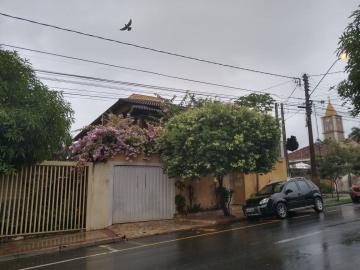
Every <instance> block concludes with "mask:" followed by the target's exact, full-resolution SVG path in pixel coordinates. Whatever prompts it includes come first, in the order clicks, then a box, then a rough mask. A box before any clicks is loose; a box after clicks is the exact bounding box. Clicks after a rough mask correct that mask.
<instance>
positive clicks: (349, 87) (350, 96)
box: [338, 6, 360, 116]
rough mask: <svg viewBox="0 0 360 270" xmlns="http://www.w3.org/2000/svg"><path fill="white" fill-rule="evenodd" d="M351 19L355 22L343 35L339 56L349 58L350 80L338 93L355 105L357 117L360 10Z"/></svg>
mask: <svg viewBox="0 0 360 270" xmlns="http://www.w3.org/2000/svg"><path fill="white" fill-rule="evenodd" d="M359 7H360V6H359ZM350 18H351V19H353V21H352V22H351V23H350V24H349V25H348V26H347V28H346V29H345V31H344V33H343V34H342V35H341V37H340V41H339V48H338V56H340V55H341V54H342V53H346V54H347V56H348V62H347V65H346V67H345V70H346V72H348V78H347V79H346V80H343V81H342V82H341V83H340V84H339V85H338V93H339V95H340V96H341V97H342V98H344V100H345V101H350V102H351V103H352V104H353V106H354V109H353V110H352V114H353V115H354V116H356V115H359V114H360V91H359V89H360V9H358V10H356V11H354V13H353V14H352V15H351V16H350Z"/></svg>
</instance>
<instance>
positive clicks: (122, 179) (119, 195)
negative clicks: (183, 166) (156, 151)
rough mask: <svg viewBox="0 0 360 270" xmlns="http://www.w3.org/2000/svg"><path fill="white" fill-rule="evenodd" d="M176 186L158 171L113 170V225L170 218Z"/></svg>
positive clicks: (142, 169) (137, 168)
mask: <svg viewBox="0 0 360 270" xmlns="http://www.w3.org/2000/svg"><path fill="white" fill-rule="evenodd" d="M174 213H175V185H174V180H172V179H169V178H168V177H167V176H166V175H165V174H164V173H163V170H162V168H160V167H151V166H116V167H115V168H114V194H113V224H115V223H124V222H133V221H146V220H159V219H170V218H173V216H174Z"/></svg>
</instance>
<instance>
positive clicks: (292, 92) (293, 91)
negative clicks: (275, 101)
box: [286, 85, 298, 101]
mask: <svg viewBox="0 0 360 270" xmlns="http://www.w3.org/2000/svg"><path fill="white" fill-rule="evenodd" d="M296 88H298V86H297V85H296V86H295V87H294V90H292V91H291V93H290V95H289V96H288V97H287V98H286V101H288V100H289V99H290V98H291V96H292V95H293V94H294V93H295V90H296Z"/></svg>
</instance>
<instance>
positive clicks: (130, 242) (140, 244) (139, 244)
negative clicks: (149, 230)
mask: <svg viewBox="0 0 360 270" xmlns="http://www.w3.org/2000/svg"><path fill="white" fill-rule="evenodd" d="M128 243H129V244H135V245H138V246H143V245H144V243H140V242H137V241H134V240H130V241H128Z"/></svg>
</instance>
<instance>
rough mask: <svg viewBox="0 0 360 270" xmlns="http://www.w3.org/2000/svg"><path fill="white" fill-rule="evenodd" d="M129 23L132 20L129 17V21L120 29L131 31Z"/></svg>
mask: <svg viewBox="0 0 360 270" xmlns="http://www.w3.org/2000/svg"><path fill="white" fill-rule="evenodd" d="M131 23H132V20H131V19H130V21H129V22H128V23H127V24H125V26H124V27H123V28H121V29H120V31H125V30H128V31H131Z"/></svg>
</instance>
